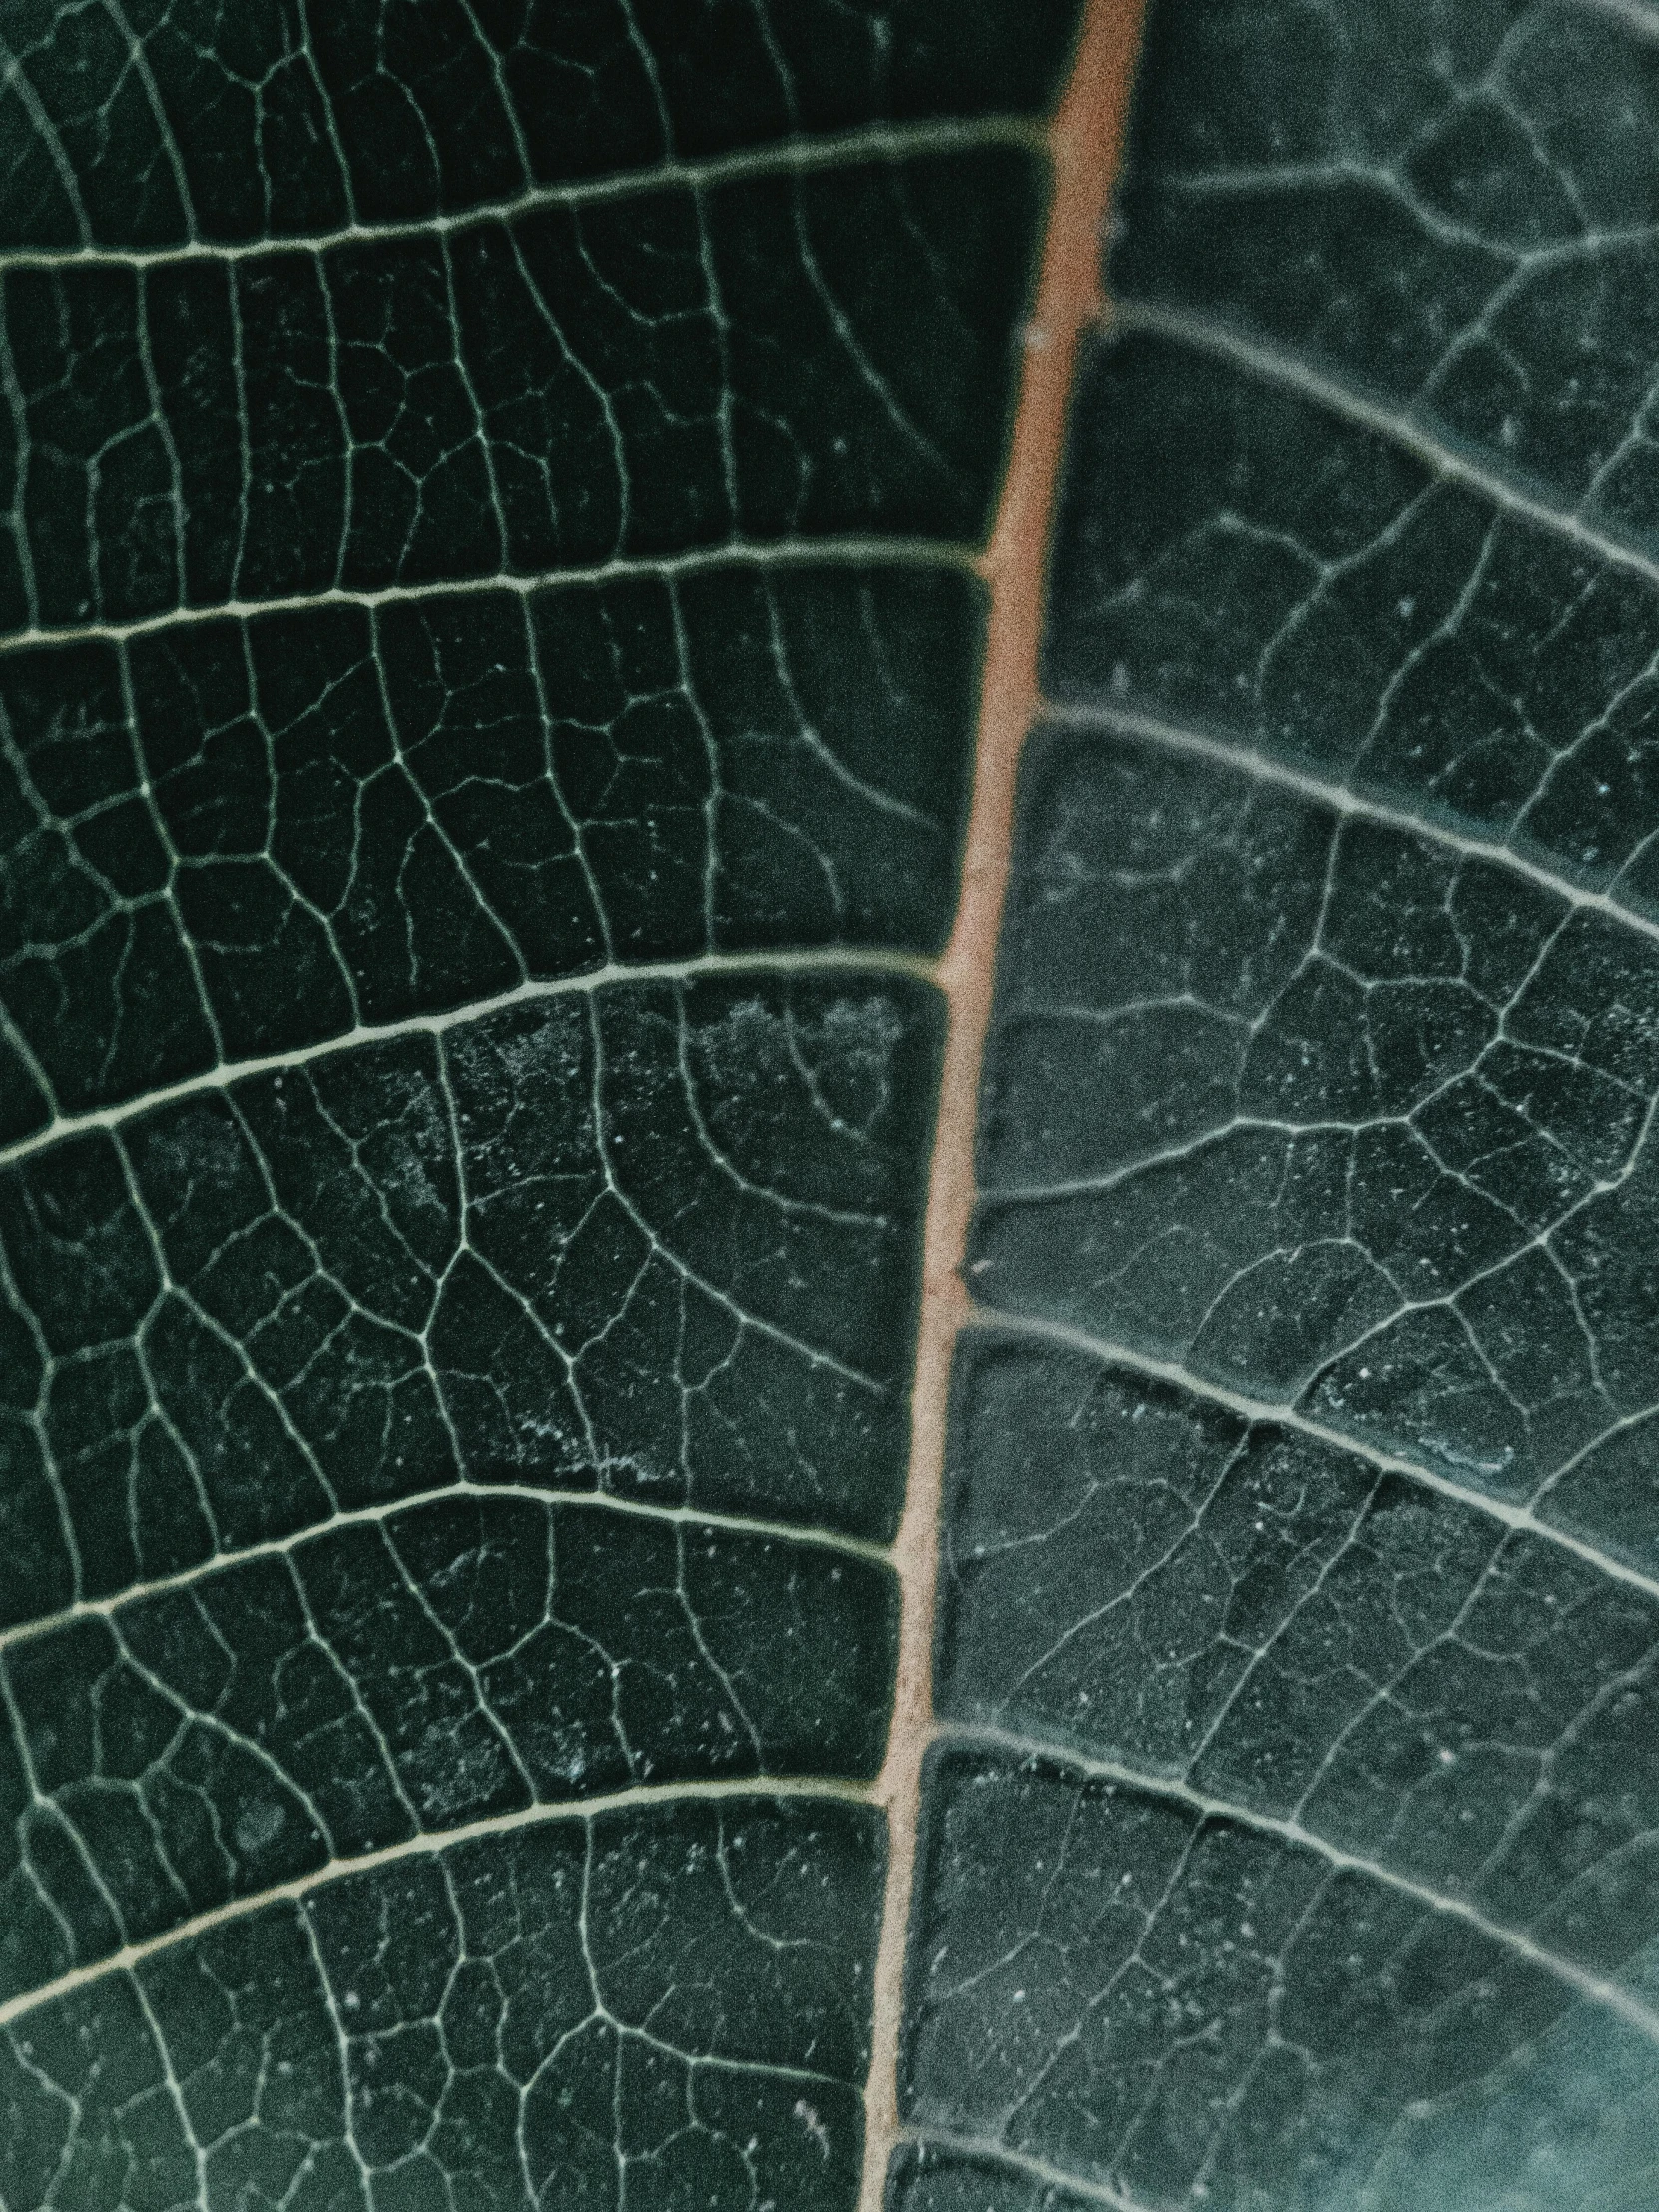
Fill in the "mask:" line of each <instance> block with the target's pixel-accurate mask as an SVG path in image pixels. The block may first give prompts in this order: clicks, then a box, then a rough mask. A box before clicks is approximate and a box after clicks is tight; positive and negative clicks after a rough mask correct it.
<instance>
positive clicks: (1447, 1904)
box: [938, 1721, 1659, 2043]
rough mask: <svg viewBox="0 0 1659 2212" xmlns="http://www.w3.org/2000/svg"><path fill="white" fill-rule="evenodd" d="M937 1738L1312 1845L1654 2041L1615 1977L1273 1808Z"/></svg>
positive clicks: (1074, 1758) (1059, 1750) (995, 1731)
mask: <svg viewBox="0 0 1659 2212" xmlns="http://www.w3.org/2000/svg"><path fill="white" fill-rule="evenodd" d="M938 1737H939V1740H940V1741H941V1742H944V1743H950V1744H955V1745H958V1746H960V1747H962V1748H963V1749H967V1750H973V1749H977V1748H984V1749H986V1750H991V1751H997V1752H1000V1753H1002V1754H1004V1755H1005V1756H1006V1757H1009V1758H1014V1759H1042V1760H1050V1761H1052V1762H1053V1763H1054V1764H1055V1765H1057V1766H1064V1767H1069V1768H1070V1769H1072V1771H1073V1772H1074V1773H1077V1774H1080V1775H1083V1776H1085V1777H1087V1779H1088V1780H1090V1781H1100V1782H1112V1783H1116V1784H1118V1785H1119V1786H1120V1787H1122V1788H1124V1789H1130V1790H1141V1791H1144V1792H1145V1793H1146V1794H1147V1795H1148V1796H1149V1797H1159V1798H1165V1799H1169V1800H1172V1801H1173V1802H1175V1803H1177V1804H1179V1805H1183V1806H1185V1807H1186V1808H1187V1809H1188V1810H1189V1811H1190V1812H1192V1813H1195V1814H1197V1815H1198V1817H1199V1819H1200V1820H1203V1821H1226V1822H1229V1823H1231V1824H1232V1825H1233V1826H1235V1827H1238V1828H1246V1829H1249V1830H1251V1831H1252V1833H1254V1834H1256V1835H1260V1836H1271V1837H1273V1838H1274V1839H1275V1840H1276V1841H1278V1842H1280V1843H1283V1844H1291V1845H1294V1846H1295V1847H1297V1848H1298V1849H1300V1850H1303V1851H1311V1852H1314V1853H1316V1854H1317V1855H1318V1856H1319V1857H1320V1858H1321V1859H1324V1860H1325V1861H1326V1862H1327V1864H1328V1865H1330V1866H1332V1867H1334V1868H1336V1869H1337V1871H1338V1872H1339V1873H1341V1874H1357V1875H1360V1876H1363V1877H1364V1878H1365V1879H1366V1880H1367V1881H1371V1882H1376V1883H1379V1884H1381V1885H1382V1886H1383V1887H1384V1888H1386V1889H1390V1890H1395V1891H1398V1892H1399V1894H1400V1895H1401V1896H1403V1897H1408V1898H1411V1899H1413V1900H1414V1901H1415V1902H1416V1903H1417V1904H1418V1905H1421V1906H1424V1907H1426V1908H1427V1910H1428V1911H1429V1912H1431V1913H1438V1914H1441V1915H1443V1916H1444V1918H1446V1919H1447V1920H1455V1921H1461V1922H1463V1923H1464V1924H1465V1926H1467V1927H1469V1928H1472V1929H1474V1930H1476V1931H1477V1932H1478V1933H1479V1934H1480V1935H1482V1936H1485V1937H1486V1938H1487V1940H1488V1941H1489V1942H1493V1943H1497V1944H1499V1945H1501V1946H1502V1947H1503V1948H1504V1949H1505V1950H1511V1951H1513V1952H1514V1953H1515V1954H1516V1955H1517V1956H1518V1957H1521V1958H1524V1959H1525V1960H1526V1961H1527V1963H1528V1964H1529V1965H1533V1966H1536V1967H1538V1968H1539V1969H1540V1971H1542V1972H1544V1973H1548V1974H1552V1975H1553V1976H1554V1977H1555V1978H1556V1979H1557V1980H1558V1981H1564V1982H1565V1983H1566V1984H1567V1985H1568V1987H1569V1988H1572V1989H1575V1990H1576V1991H1577V1992H1578V1994H1579V1995H1580V1996H1582V1997H1584V1998H1586V1999H1588V2001H1589V2002H1591V2003H1592V2004H1599V2005H1601V2006H1603V2007H1604V2008H1605V2009H1606V2010H1607V2011H1609V2012H1613V2013H1616V2014H1617V2016H1618V2017H1619V2018H1620V2019H1622V2020H1623V2021H1624V2022H1625V2023H1626V2025H1627V2026H1630V2027H1633V2028H1635V2029H1636V2030H1637V2031H1638V2032H1639V2033H1640V2034H1642V2035H1645V2036H1646V2037H1647V2039H1648V2040H1649V2041H1650V2042H1653V2043H1659V2012H1655V2011H1653V2010H1652V2009H1651V2008H1650V2007H1649V2006H1648V2005H1645V2004H1643V2003H1642V2002H1641V2000H1640V1999H1639V1998H1638V1997H1633V1996H1632V1995H1631V1994H1630V1992H1629V1990H1628V1989H1621V1988H1620V1987H1619V1986H1618V1984H1617V1983H1616V1982H1612V1981H1604V1980H1603V1979H1602V1977H1601V1976H1600V1975H1599V1974H1595V1973H1591V1972H1590V1970H1589V1969H1588V1967H1585V1966H1577V1965H1574V1964H1573V1962H1572V1960H1571V1959H1569V1958H1561V1957H1558V1956H1557V1955H1556V1954H1555V1952H1554V1951H1552V1950H1546V1949H1545V1947H1544V1946H1543V1944H1542V1943H1539V1942H1535V1941H1534V1940H1533V1938H1532V1937H1531V1936H1528V1935H1526V1934H1525V1933H1524V1932H1523V1931H1522V1930H1520V1929H1518V1928H1508V1927H1506V1926H1505V1925H1504V1924H1503V1922H1501V1921H1494V1920H1491V1919H1489V1918H1488V1917H1487V1915H1486V1914H1484V1913H1482V1912H1481V1910H1480V1908H1479V1907H1478V1906H1477V1905H1471V1904H1470V1903H1469V1902H1468V1901H1467V1900H1466V1899H1464V1898H1457V1897H1450V1896H1447V1895H1446V1894H1445V1893H1444V1892H1442V1891H1439V1890H1433V1889H1430V1888H1429V1886H1428V1885H1427V1884H1426V1883H1424V1882H1418V1881H1415V1880H1414V1879H1413V1878H1412V1877H1411V1876H1410V1875H1406V1874H1399V1873H1396V1872H1395V1870H1394V1869H1393V1868H1391V1867H1385V1866H1383V1864H1382V1862H1381V1861H1379V1860H1376V1859H1367V1858H1365V1857H1364V1856H1363V1855H1362V1854H1361V1853H1359V1852H1353V1851H1345V1850H1344V1849H1343V1847H1342V1846H1341V1845H1340V1844H1334V1843H1331V1842H1330V1841H1329V1840H1328V1839H1327V1838H1326V1837H1324V1836H1320V1835H1317V1834H1316V1833H1315V1832H1314V1831H1313V1830H1312V1829H1309V1828H1304V1827H1303V1826H1302V1825H1301V1823H1300V1822H1298V1821H1293V1820H1285V1819H1282V1818H1281V1817H1280V1816H1279V1815H1278V1814H1275V1813H1259V1812H1257V1811H1255V1810H1254V1809H1253V1808H1252V1807H1250V1806H1245V1805H1236V1804H1235V1803H1234V1802H1233V1801H1232V1800H1231V1799H1230V1798H1218V1797H1212V1796H1211V1795H1210V1794H1209V1793H1208V1792H1207V1791H1204V1790H1198V1789H1195V1788H1194V1787H1193V1785H1192V1784H1191V1783H1190V1782H1183V1781H1181V1780H1180V1779H1179V1778H1178V1777H1176V1776H1173V1775H1160V1774H1148V1773H1145V1772H1143V1771H1142V1770H1141V1769H1140V1768H1138V1767H1128V1766H1125V1765H1123V1764H1122V1763H1121V1761H1119V1760H1116V1759H1098V1758H1093V1757H1091V1756H1090V1755H1089V1754H1087V1753H1085V1752H1079V1751H1075V1750H1073V1749H1072V1748H1071V1747H1070V1746H1069V1745H1066V1744H1057V1743H1047V1742H1045V1741H1043V1740H1042V1739H1041V1738H1040V1737H1030V1736H1024V1735H1021V1734H1019V1733H1018V1732H1017V1731H1015V1730H1013V1729H1006V1728H993V1727H978V1726H974V1725H971V1724H968V1723H964V1722H953V1721H945V1722H941V1723H940V1726H939V1729H938Z"/></svg>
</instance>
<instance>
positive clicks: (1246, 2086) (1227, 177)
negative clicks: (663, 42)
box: [895, 0, 1659, 2212]
mask: <svg viewBox="0 0 1659 2212" xmlns="http://www.w3.org/2000/svg"><path fill="white" fill-rule="evenodd" d="M1656 122H1659V13H1655V12H1654V11H1653V10H1651V9H1650V8H1648V7H1647V6H1645V5H1643V4H1641V0H1628V4H1621V5H1615V4H1612V0H1608V4H1605V5H1590V4H1587V0H1586V4H1580V5H1552V4H1551V5H1522V4H1510V0H1501V4H1500V0H1491V4H1482V0H1476V4H1465V0H1457V4H1448V5H1444V6H1440V5H1421V4H1417V0H1413V4H1411V5H1408V6H1407V5H1397V6H1396V5H1393V4H1392V0H1362V4H1359V5H1355V6H1345V7H1336V6H1332V7H1320V6H1306V5H1289V4H1285V5H1280V4H1275V0H1165V4H1164V5H1163V6H1162V7H1161V8H1160V9H1159V10H1158V11H1157V13H1156V16H1155V21H1154V27H1153V32H1152V37H1151V42H1150V46H1149V51H1148V55H1147V59H1146V64H1145V73H1144V77H1143V82H1142V92H1141V100H1140V114H1139V122H1138V129H1137V135H1136V138H1135V141H1134V145H1133V148H1132V155H1131V164H1132V168H1131V181H1130V185H1129V189H1128V192H1127V196H1126V202H1125V206H1124V210H1123V218H1124V228H1123V231H1122V235H1121V236H1120V238H1119V240H1118V242H1117V244H1116V247H1115V250H1114V252H1113V255H1112V259H1111V273H1112V288H1113V291H1114V294H1115V296H1116V297H1117V299H1118V300H1119V301H1121V307H1120V308H1119V310H1118V313H1117V316H1116V326H1115V329H1114V331H1113V333H1112V335H1111V336H1110V338H1109V339H1107V340H1105V341H1103V342H1101V343H1100V344H1099V345H1098V347H1097V348H1096V351H1095V353H1094V356H1093V358H1092V360H1091V362H1090V363H1089V365H1088V367H1087V370H1086V373H1085V375H1084V377H1083V380H1082V385H1081V389H1080V391H1079V394H1078V398H1077V403H1076V413H1075V418H1074V428H1073V437H1072V447H1071V456H1070V464H1069V486H1068V490H1067V493H1066V496H1065V501H1064V509H1063V515H1062V519H1061V525H1060V534H1059V541H1058V546H1057V552H1056V568H1055V576H1054V587H1053V589H1054V599H1053V607H1052V615H1051V628H1050V634H1049V640H1048V646H1047V661H1046V682H1047V688H1048V692H1049V696H1050V698H1051V700H1052V701H1053V702H1054V712H1053V716H1052V719H1051V722H1050V724H1049V726H1048V727H1047V728H1046V729H1044V730H1043V731H1041V732H1040V733H1039V734H1038V736H1037V737H1036V739H1035V741H1034V743H1033V745H1032V748H1031V750H1030V752H1029V754H1028V756H1027V759H1026V764H1025V771H1024V777H1023V787H1022V796H1021V802H1020V818H1019V828H1018V841H1017V848H1016V853H1015V863H1014V884H1013V889H1012V892H1011V896H1010V905H1009V909H1008V915H1007V922H1006V931H1005V937H1004V943H1003V949H1002V966H1001V969H1000V974H999V986H998V988H999V998H998V1010H997V1014H996V1020H995V1026H994V1031H993V1036H992V1040H991V1045H990V1054H989V1063H988V1066H989V1072H988V1079H987V1090H986V1097H985V1102H984V1122H983V1127H982V1142H981V1182H982V1188H983V1195H982V1203H981V1208H980V1212H979V1217H978V1225H977V1230H976V1234H975V1244H974V1252H973V1258H972V1281H973V1285H974V1290H975V1295H976V1296H977V1297H978V1298H979V1299H980V1300H981V1301H982V1302H983V1304H984V1306H985V1307H986V1308H987V1310H988V1311H989V1312H990V1313H991V1315H992V1316H993V1317H994V1316H997V1315H1000V1316H1001V1317H1003V1318H1002V1320H1001V1321H1000V1322H997V1321H995V1320H994V1319H993V1321H992V1322H991V1323H990V1324H988V1325H987V1326H986V1327H984V1328H983V1329H982V1330H980V1331H978V1332H975V1333H973V1334H971V1335H970V1336H969V1338H968V1339H967V1340H966V1342H965V1345H964V1349H963V1350H962V1352H961V1354H960V1357H959V1360H958V1366H957V1374H956V1397H955V1411H954V1429H953V1443H952V1447H951V1474H950V1489H951V1499H950V1520H949V1524H948V1529H947V1546H948V1551H947V1564H946V1572H945V1579H944V1584H943V1590H942V1599H941V1602H942V1610H943V1625H942V1630H941V1641H940V1646H939V1660H938V1668H939V1675H938V1683H937V1697H938V1704H939V1708H940V1711H941V1714H942V1715H943V1716H944V1718H945V1722H946V1729H945V1736H946V1741H945V1742H944V1743H943V1744H942V1745H941V1746H940V1748H939V1749H938V1750H937V1751H936V1753H935V1755H934V1760H933V1764H932V1768H931V1774H930V1781H929V1785H928V1814H927V1832H926V1836H925V1840H924V1860H923V1866H922V1871H921V1881H922V1889H921V1905H920V1911H919V1917H918V1921H917V1925H916V1928H915V1932H914V1938H913V1947H912V1952H911V1975H912V1979H911V2016H910V2028H909V2039H908V2043H907V2048H906V2060H905V2084H904V2086H905V2098H906V2106H907V2110H908V2112H909V2115H910V2118H911V2121H912V2123H913V2125H914V2126H915V2128H916V2130H917V2132H918V2136H919V2138H920V2142H921V2146H922V2147H921V2148H920V2149H919V2150H918V2151H916V2152H912V2153H911V2154H910V2156H909V2158H908V2159H907V2161H906V2163H905V2165H904V2167H903V2168H902V2170H901V2173H900V2175H899V2178H898V2180H897V2182H896V2184H895V2191H896V2196H897V2200H898V2202H899V2203H901V2204H902V2205H904V2206H905V2207H906V2208H907V2212H923V2208H925V2212H970V2208H971V2212H986V2208H987V2207H992V2206H994V2207H996V2208H997V2212H1035V2208H1036V2207H1038V2206H1040V2205H1041V2206H1057V2205H1059V2204H1061V2203H1065V2204H1068V2205H1069V2204H1072V2203H1074V2202H1075V2203H1077V2204H1079V2205H1081V2204H1082V2203H1083V2202H1085V2201H1103V2202H1107V2203H1111V2204H1119V2205H1124V2206H1138V2207H1146V2208H1148V2212H1151V2208H1157V2212H1166V2208H1171V2212H1172V2208H1174V2207H1177V2206H1180V2207H1184V2208H1187V2207H1191V2208H1197V2207H1199V2206H1201V2205H1208V2206H1214V2207H1218V2208H1223V2207H1225V2208H1227V2212H1247V2208H1248V2212H1337V2208H1339V2207H1341V2208H1343V2212H1592V2208H1594V2212H1643V2208H1645V2207H1649V2206H1651V2205H1652V2204H1653V2203H1654V2202H1655V2201H1659V2164H1656V2162H1655V2161H1656V2155H1659V2154H1656V2149H1655V2146H1656V2144H1659V1945H1656V1939H1659V1879H1656V1867H1655V1857H1654V1841H1655V1835H1656V1833H1659V1748H1656V1747H1659V1684H1656V1678H1655V1669H1656V1666H1659V1414H1656V1407H1659V1274H1656V1272H1655V1259H1654V1255H1655V1250H1656V1247H1659V1195H1656V1194H1659V1168H1656V1153H1655V1140H1654V1136H1653V1133H1652V1127H1651V1123H1652V1116H1653V1112H1654V1107H1655V1102H1656V1099H1659V874H1656V873H1655V860H1654V843H1653V838H1654V832H1655V830H1659V783H1656V781H1655V762H1656V761H1659V754H1656V752H1655V749H1654V740H1653V722H1654V713H1655V702H1656V698H1659V693H1656V691H1655V665H1656V663H1655V656H1656V652H1659V563H1656V560H1655V552H1654V548H1655V544H1656V542H1659V540H1656V537H1655V530H1656V526H1659V473H1656V469H1655V448H1654V445H1653V443H1652V426H1651V422H1650V416H1651V411H1652V396H1653V395H1652V380H1653V373H1654V369H1653V363H1654V334H1655V325H1654V316H1653V305H1652V301H1653V295H1654V275H1655V268H1656V263H1655V236H1654V228H1653V226H1654V222H1655V216H1656V213H1659V131H1656V129H1655V124H1656ZM952 2146H954V2147H952Z"/></svg>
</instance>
